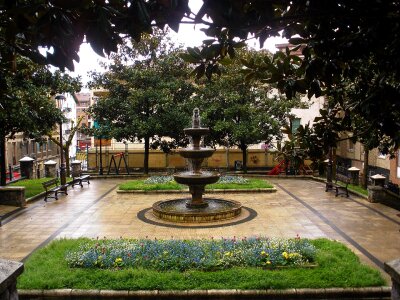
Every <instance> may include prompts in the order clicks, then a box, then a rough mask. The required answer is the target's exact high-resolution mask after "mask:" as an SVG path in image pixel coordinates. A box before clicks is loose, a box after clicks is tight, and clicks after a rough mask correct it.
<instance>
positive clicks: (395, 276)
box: [384, 259, 400, 300]
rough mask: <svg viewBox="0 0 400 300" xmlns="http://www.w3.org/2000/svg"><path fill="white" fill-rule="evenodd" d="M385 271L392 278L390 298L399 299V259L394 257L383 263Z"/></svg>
mask: <svg viewBox="0 0 400 300" xmlns="http://www.w3.org/2000/svg"><path fill="white" fill-rule="evenodd" d="M384 267H385V271H386V272H387V273H388V274H389V275H390V278H391V279H392V292H391V294H392V299H393V300H399V299H400V259H395V260H392V261H389V262H386V263H385V266H384Z"/></svg>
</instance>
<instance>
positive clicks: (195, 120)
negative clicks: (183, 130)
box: [192, 107, 200, 128]
mask: <svg viewBox="0 0 400 300" xmlns="http://www.w3.org/2000/svg"><path fill="white" fill-rule="evenodd" d="M192 128H200V110H199V109H198V108H197V107H196V108H195V109H193V117H192Z"/></svg>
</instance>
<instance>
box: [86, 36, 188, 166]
mask: <svg viewBox="0 0 400 300" xmlns="http://www.w3.org/2000/svg"><path fill="white" fill-rule="evenodd" d="M157 37H158V38H159V40H155V39H154V37H150V36H149V37H148V38H143V39H142V41H141V42H140V43H136V44H134V45H133V48H130V47H128V48H126V49H125V50H124V52H123V53H127V51H129V53H136V52H141V55H142V60H137V61H135V62H134V63H133V64H125V63H124V62H123V61H122V57H121V54H120V55H118V56H115V57H114V63H113V64H111V65H109V66H108V70H107V72H106V73H105V74H94V76H93V79H94V80H93V82H92V83H91V86H98V87H102V88H106V89H107V90H108V91H109V93H108V95H107V96H106V97H105V98H104V99H101V100H100V101H98V103H96V104H95V105H94V106H93V107H92V108H91V109H90V113H91V114H92V116H93V117H94V118H95V119H96V120H97V119H100V120H102V123H104V124H106V126H108V128H109V129H110V134H111V136H112V137H114V138H116V139H117V140H123V139H125V140H130V141H137V140H143V141H144V144H145V155H144V172H145V173H146V174H147V173H148V162H149V150H150V148H153V149H156V148H161V149H162V150H164V151H165V152H168V151H169V149H171V148H175V147H177V146H181V145H185V144H186V143H187V139H186V138H185V137H184V134H183V128H184V127H185V126H186V125H188V124H189V118H190V107H188V106H187V105H186V104H187V102H188V100H189V98H190V96H191V95H192V93H193V92H194V86H193V85H192V83H191V81H189V80H187V76H188V69H187V66H186V65H185V63H184V62H183V61H182V60H181V59H180V58H179V57H178V55H177V52H176V50H174V52H170V51H172V50H171V48H169V46H168V43H161V42H162V40H164V39H166V36H165V33H163V32H159V35H158V36H157ZM128 62H129V61H128ZM130 63H132V62H130ZM165 137H168V138H169V139H165Z"/></svg>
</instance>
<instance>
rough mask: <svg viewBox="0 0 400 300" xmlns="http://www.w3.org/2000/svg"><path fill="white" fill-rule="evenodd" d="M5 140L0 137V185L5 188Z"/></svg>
mask: <svg viewBox="0 0 400 300" xmlns="http://www.w3.org/2000/svg"><path fill="white" fill-rule="evenodd" d="M6 144H7V143H6V138H5V137H3V136H1V135H0V170H1V174H0V176H1V180H0V185H1V186H5V185H6V180H7V166H6Z"/></svg>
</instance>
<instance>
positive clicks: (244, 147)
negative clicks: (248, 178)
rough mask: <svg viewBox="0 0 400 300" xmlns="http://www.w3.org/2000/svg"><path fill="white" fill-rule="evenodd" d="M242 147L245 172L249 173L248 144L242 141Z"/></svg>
mask: <svg viewBox="0 0 400 300" xmlns="http://www.w3.org/2000/svg"><path fill="white" fill-rule="evenodd" d="M240 149H241V150H242V160H243V162H242V163H243V173H247V145H246V144H243V143H241V144H240Z"/></svg>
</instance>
